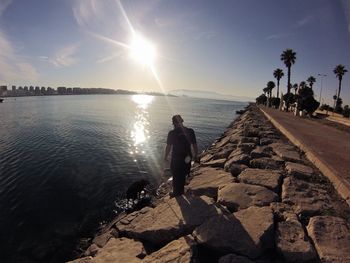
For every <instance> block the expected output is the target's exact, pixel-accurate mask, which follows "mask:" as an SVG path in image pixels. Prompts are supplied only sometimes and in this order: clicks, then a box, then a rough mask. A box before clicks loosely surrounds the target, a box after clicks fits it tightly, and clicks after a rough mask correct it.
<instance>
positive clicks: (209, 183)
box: [186, 167, 235, 199]
mask: <svg viewBox="0 0 350 263" xmlns="http://www.w3.org/2000/svg"><path fill="white" fill-rule="evenodd" d="M234 181H235V178H234V177H232V175H231V174H230V173H228V172H225V171H224V170H223V169H215V168H209V167H204V168H199V170H197V171H196V173H195V175H194V177H193V178H192V180H191V181H190V183H189V184H188V185H187V187H186V189H187V191H188V192H190V193H193V194H194V195H197V196H200V195H206V196H209V197H212V198H214V199H216V198H217V195H218V188H219V186H221V185H226V184H229V183H232V182H234Z"/></svg>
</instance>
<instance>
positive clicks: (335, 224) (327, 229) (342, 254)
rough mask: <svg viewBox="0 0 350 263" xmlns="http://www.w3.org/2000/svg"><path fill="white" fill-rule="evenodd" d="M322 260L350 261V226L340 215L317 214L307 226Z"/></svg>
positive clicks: (341, 262) (336, 262)
mask: <svg viewBox="0 0 350 263" xmlns="http://www.w3.org/2000/svg"><path fill="white" fill-rule="evenodd" d="M307 232H308V234H309V236H310V237H311V239H312V240H313V242H314V244H315V248H316V250H317V253H318V255H319V257H320V259H321V261H322V262H334V263H338V262H339V263H345V262H350V253H349V251H350V226H349V225H348V224H347V223H346V221H345V220H344V219H342V218H339V217H332V216H315V217H312V218H311V219H310V221H309V224H308V226H307Z"/></svg>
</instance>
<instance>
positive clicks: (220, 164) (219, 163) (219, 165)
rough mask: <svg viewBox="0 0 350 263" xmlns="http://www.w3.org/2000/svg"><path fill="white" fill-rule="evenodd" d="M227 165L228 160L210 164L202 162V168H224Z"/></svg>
mask: <svg viewBox="0 0 350 263" xmlns="http://www.w3.org/2000/svg"><path fill="white" fill-rule="evenodd" d="M225 163H226V158H225V159H216V160H210V161H208V162H202V166H210V167H220V168H224V166H225Z"/></svg>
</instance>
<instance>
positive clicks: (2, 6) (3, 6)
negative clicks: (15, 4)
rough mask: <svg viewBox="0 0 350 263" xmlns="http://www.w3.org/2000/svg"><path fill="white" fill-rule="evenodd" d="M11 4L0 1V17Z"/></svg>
mask: <svg viewBox="0 0 350 263" xmlns="http://www.w3.org/2000/svg"><path fill="white" fill-rule="evenodd" d="M11 3H12V0H0V16H1V15H2V12H3V11H5V9H6V8H7V7H8V6H9V5H10V4H11Z"/></svg>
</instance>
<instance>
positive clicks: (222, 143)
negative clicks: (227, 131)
mask: <svg viewBox="0 0 350 263" xmlns="http://www.w3.org/2000/svg"><path fill="white" fill-rule="evenodd" d="M231 137H232V136H226V137H223V138H221V139H220V140H219V141H218V142H217V143H216V144H215V148H221V147H223V146H225V145H226V144H227V143H229V142H230V139H231Z"/></svg>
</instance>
